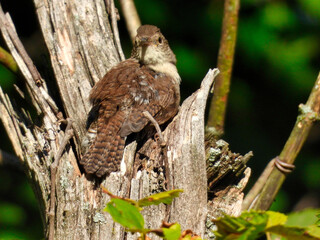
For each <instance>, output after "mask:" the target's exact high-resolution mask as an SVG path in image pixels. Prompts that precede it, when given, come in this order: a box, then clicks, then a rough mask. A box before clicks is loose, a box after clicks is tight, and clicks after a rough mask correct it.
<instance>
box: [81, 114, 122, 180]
mask: <svg viewBox="0 0 320 240" xmlns="http://www.w3.org/2000/svg"><path fill="white" fill-rule="evenodd" d="M105 116H106V115H105V114H101V113H100V114H99V117H98V119H97V124H96V131H97V134H96V137H95V139H94V140H93V142H92V144H91V145H90V147H89V149H88V151H87V152H86V153H85V155H84V156H83V157H82V159H81V160H80V163H81V164H82V165H83V167H84V169H85V172H86V173H89V174H95V175H97V176H98V177H102V176H104V175H106V174H109V173H111V172H116V171H118V170H119V168H120V163H121V160H122V156H123V149H124V145H125V138H124V137H121V136H120V135H119V130H120V127H121V123H122V122H123V119H124V114H123V113H122V112H121V111H118V112H117V113H116V114H115V115H114V116H112V117H110V118H107V117H105Z"/></svg>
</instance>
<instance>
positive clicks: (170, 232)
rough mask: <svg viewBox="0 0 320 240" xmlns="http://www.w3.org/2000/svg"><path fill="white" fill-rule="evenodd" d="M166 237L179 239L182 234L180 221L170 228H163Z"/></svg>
mask: <svg viewBox="0 0 320 240" xmlns="http://www.w3.org/2000/svg"><path fill="white" fill-rule="evenodd" d="M162 230H163V234H164V239H166V240H178V239H179V237H180V235H181V226H180V224H178V223H175V224H173V225H172V226H171V227H170V228H162Z"/></svg>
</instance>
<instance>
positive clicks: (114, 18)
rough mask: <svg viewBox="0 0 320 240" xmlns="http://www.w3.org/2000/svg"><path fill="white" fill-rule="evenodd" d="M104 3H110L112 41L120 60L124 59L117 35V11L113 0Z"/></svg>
mask: <svg viewBox="0 0 320 240" xmlns="http://www.w3.org/2000/svg"><path fill="white" fill-rule="evenodd" d="M106 4H107V5H108V4H110V5H109V6H107V7H109V9H110V17H111V26H112V32H113V36H114V41H115V45H116V48H117V50H118V53H119V56H120V60H121V61H124V60H125V59H126V57H125V56H124V54H123V51H122V48H121V42H120V37H119V30H118V24H117V13H116V8H115V6H114V0H106Z"/></svg>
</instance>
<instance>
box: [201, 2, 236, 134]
mask: <svg viewBox="0 0 320 240" xmlns="http://www.w3.org/2000/svg"><path fill="white" fill-rule="evenodd" d="M239 8H240V0H225V3H224V16H223V24H222V36H221V40H220V49H219V56H218V69H219V70H220V71H221V74H220V75H219V76H218V78H217V80H216V82H215V85H214V90H213V93H214V94H213V97H212V99H211V102H210V110H209V117H208V122H207V131H210V132H212V133H215V134H216V135H218V137H219V136H221V135H223V132H224V122H225V114H226V108H227V103H228V94H229V89H230V82H231V73H232V65H233V58H234V51H235V45H236V39H237V27H238V13H239Z"/></svg>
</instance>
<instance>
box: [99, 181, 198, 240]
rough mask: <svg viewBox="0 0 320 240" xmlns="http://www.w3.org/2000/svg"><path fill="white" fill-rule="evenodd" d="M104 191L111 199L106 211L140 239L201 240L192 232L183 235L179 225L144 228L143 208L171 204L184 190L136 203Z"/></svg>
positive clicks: (155, 195) (147, 198)
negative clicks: (151, 236) (152, 234)
mask: <svg viewBox="0 0 320 240" xmlns="http://www.w3.org/2000/svg"><path fill="white" fill-rule="evenodd" d="M102 189H103V191H104V192H105V193H107V194H108V195H109V196H110V197H111V200H110V202H109V203H107V206H106V208H105V211H107V212H108V213H109V214H110V215H111V217H112V219H113V220H114V221H115V222H117V223H120V224H121V225H122V226H123V227H125V228H126V230H127V231H129V232H132V233H136V232H138V233H140V237H139V239H141V240H146V239H150V238H148V237H147V234H148V233H154V234H156V235H158V236H160V237H162V238H163V239H167V240H201V238H200V237H199V236H197V235H195V234H194V233H193V232H192V231H190V230H186V231H184V232H182V233H181V226H180V224H178V223H166V222H163V223H162V225H161V226H160V228H159V229H147V228H144V218H143V216H142V214H141V213H140V211H141V210H142V208H143V207H146V206H150V205H159V204H160V203H164V204H171V203H172V201H173V199H174V198H175V197H178V196H179V194H180V193H181V192H183V190H180V189H176V190H171V191H166V192H162V193H157V194H153V195H151V196H148V197H145V198H142V199H140V200H138V201H134V200H132V199H127V198H120V197H118V196H115V195H113V194H112V193H110V192H109V191H108V190H107V189H106V188H104V187H102Z"/></svg>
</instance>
